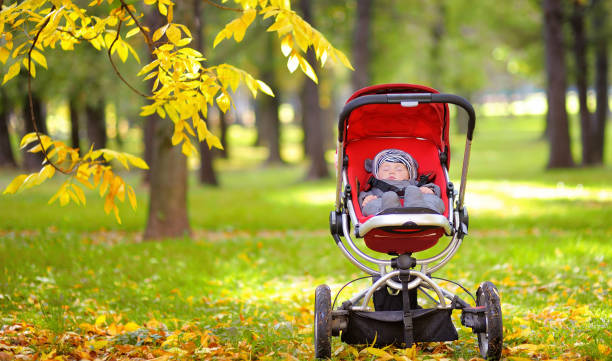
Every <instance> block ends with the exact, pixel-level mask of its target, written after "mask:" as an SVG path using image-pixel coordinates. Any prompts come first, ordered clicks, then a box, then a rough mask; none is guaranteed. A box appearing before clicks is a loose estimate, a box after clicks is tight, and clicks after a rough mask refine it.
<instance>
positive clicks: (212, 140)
mask: <svg viewBox="0 0 612 361" xmlns="http://www.w3.org/2000/svg"><path fill="white" fill-rule="evenodd" d="M206 143H207V144H208V149H212V148H213V147H215V148H218V149H223V144H221V141H220V140H219V138H218V137H217V136H216V135H214V134H213V133H211V132H209V131H208V130H207V133H206Z"/></svg>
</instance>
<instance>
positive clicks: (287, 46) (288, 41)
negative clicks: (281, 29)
mask: <svg viewBox="0 0 612 361" xmlns="http://www.w3.org/2000/svg"><path fill="white" fill-rule="evenodd" d="M291 50H293V37H292V36H291V34H287V35H285V37H284V38H283V40H282V41H281V52H282V53H283V55H284V56H288V55H289V53H291Z"/></svg>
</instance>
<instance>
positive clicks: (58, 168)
mask: <svg viewBox="0 0 612 361" xmlns="http://www.w3.org/2000/svg"><path fill="white" fill-rule="evenodd" d="M1 5H2V4H1V3H0V6H1ZM54 10H55V5H54V6H52V7H51V12H53V11H54ZM50 20H51V17H50V16H49V17H47V20H45V22H44V23H43V25H42V26H41V27H40V29H39V30H38V32H37V33H36V36H34V39H33V40H32V46H30V49H29V50H28V71H30V69H31V68H32V51H33V50H34V47H35V46H36V42H37V41H38V37H39V36H40V34H41V33H42V31H43V30H44V29H45V27H46V26H47V25H48V24H49V21H50ZM28 102H29V103H30V104H29V105H30V120H31V121H32V125H33V126H34V131H35V132H36V138H37V139H38V143H39V144H40V149H41V150H42V153H43V155H44V157H45V159H46V160H47V162H48V163H49V164H51V166H52V167H53V168H55V169H56V170H57V171H59V172H61V173H64V174H70V173H72V170H73V169H74V166H72V167H71V168H70V169H68V170H66V169H62V168H60V167H58V166H57V165H56V164H55V163H53V162H52V161H51V159H49V155H48V154H47V150H46V149H45V146H44V145H43V143H42V139H41V138H40V131H39V130H38V125H37V124H36V118H35V116H34V101H33V100H32V75H31V74H28Z"/></svg>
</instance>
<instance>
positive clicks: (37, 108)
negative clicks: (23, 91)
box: [22, 93, 47, 171]
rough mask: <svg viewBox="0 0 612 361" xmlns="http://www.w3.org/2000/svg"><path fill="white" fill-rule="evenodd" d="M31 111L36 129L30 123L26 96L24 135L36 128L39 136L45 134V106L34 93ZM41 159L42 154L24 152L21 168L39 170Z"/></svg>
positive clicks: (26, 97)
mask: <svg viewBox="0 0 612 361" xmlns="http://www.w3.org/2000/svg"><path fill="white" fill-rule="evenodd" d="M32 109H33V110H34V121H35V122H36V127H34V124H33V123H32V112H30V100H29V97H28V96H27V95H26V96H25V103H24V109H23V119H24V130H25V133H26V134H27V133H32V132H35V131H36V128H38V131H39V132H40V133H41V134H47V115H46V111H45V106H44V104H43V102H42V100H41V99H40V98H39V97H38V96H37V95H36V94H35V93H33V94H32ZM43 158H44V156H43V154H42V152H38V153H30V152H26V151H25V150H24V153H23V164H22V167H23V168H24V169H26V170H29V171H32V170H36V169H40V167H41V165H42V161H43Z"/></svg>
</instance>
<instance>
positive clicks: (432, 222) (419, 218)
mask: <svg viewBox="0 0 612 361" xmlns="http://www.w3.org/2000/svg"><path fill="white" fill-rule="evenodd" d="M385 227H401V228H406V229H410V228H417V229H418V228H442V229H444V233H446V234H447V235H450V234H452V229H451V226H450V223H449V222H448V219H447V218H446V217H444V216H443V215H441V214H381V215H377V216H374V217H372V218H370V219H368V220H367V221H365V222H364V223H361V224H359V227H358V230H359V234H358V236H359V237H363V236H365V234H366V233H368V232H369V231H371V230H373V229H377V228H385Z"/></svg>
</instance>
